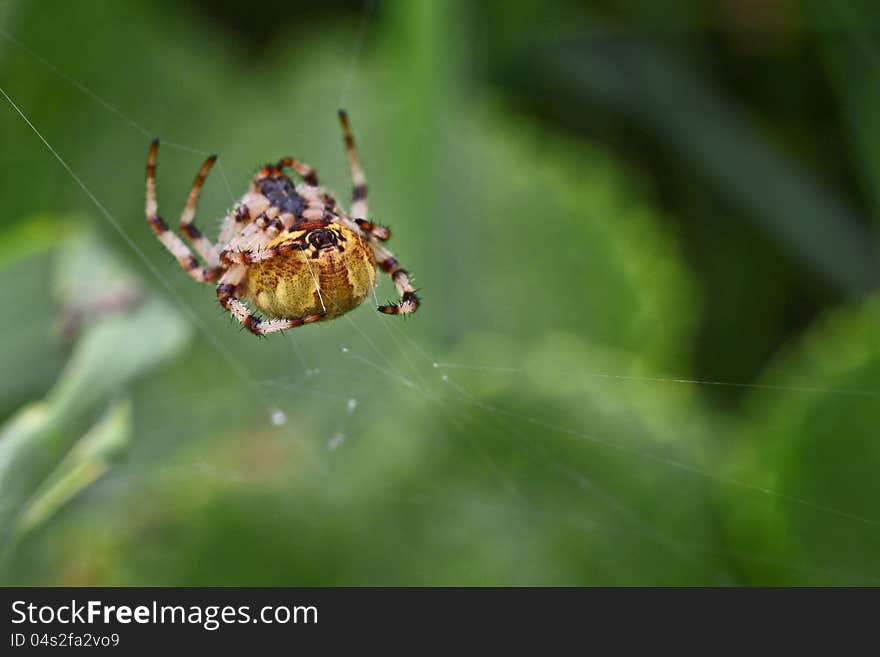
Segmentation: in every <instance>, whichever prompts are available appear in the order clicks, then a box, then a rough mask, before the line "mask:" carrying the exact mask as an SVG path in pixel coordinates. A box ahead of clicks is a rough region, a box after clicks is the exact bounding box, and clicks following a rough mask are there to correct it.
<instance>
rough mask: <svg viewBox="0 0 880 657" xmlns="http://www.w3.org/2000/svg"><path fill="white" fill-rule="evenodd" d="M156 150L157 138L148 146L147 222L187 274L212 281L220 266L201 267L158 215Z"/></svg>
mask: <svg viewBox="0 0 880 657" xmlns="http://www.w3.org/2000/svg"><path fill="white" fill-rule="evenodd" d="M158 150H159V140H158V139H154V140H153V143H152V145H151V146H150V155H149V157H148V159H147V205H146V214H147V222H148V223H149V224H150V228H152V229H153V232H154V233H156V237H158V238H159V241H160V242H162V244H163V245H164V246H165V248H166V249H168V251H169V252H171V255H173V256H174V257H175V258H177V261H178V262H179V263H180V266H181V267H183V269H184V271H186V273H187V274H189V275H190V276H192V277H193V278H194V279H195V280H197V281H200V282H202V283H208V282H211V281H214V280H216V279H217V277H218V276H219V275H220V272H221V271H222V268H220V267H218V266H208V267H204V268H203V267H201V266H200V265H199V261H198V260H196V258H195V256H193V254H192V251H190V249H189V247H188V246H187V245H186V244H184V242H183V240H182V239H180V238H179V237H178V236H177V235H175V234H174V233H172V232H171V229H169V228H168V224H166V223H165V222H164V221H163V220H162V217H160V216H159V215H158V211H159V208H158V205H157V203H156V153H157V151H158Z"/></svg>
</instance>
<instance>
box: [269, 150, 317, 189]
mask: <svg viewBox="0 0 880 657" xmlns="http://www.w3.org/2000/svg"><path fill="white" fill-rule="evenodd" d="M286 167H290V168H291V169H293V170H294V171H296V172H297V173H298V174H299V175H300V177H301V178H302V179H303V182H305V184H306V185H311V186H312V187H317V186H318V185H319V183H318V174H316V173H315V170H314V169H313V168H312V167H310V166H309V165H308V164H305V163H303V162H300V161H299V160H296V159H294V158H292V157H283V158H281V159H280V160H278V164H276V165H275V168H274V169H273V170H272V176H274V177H278V176H280V175H281V172H282V170H283V169H285V168H286Z"/></svg>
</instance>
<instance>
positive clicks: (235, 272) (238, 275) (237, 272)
mask: <svg viewBox="0 0 880 657" xmlns="http://www.w3.org/2000/svg"><path fill="white" fill-rule="evenodd" d="M246 273H247V267H246V266H245V265H232V266H231V267H230V268H229V269H227V270H226V273H225V274H223V276H222V277H221V278H220V281H219V282H218V283H217V300H218V301H219V302H220V305H221V306H223V307H224V308H226V310H228V311H229V312H230V313H232V315H233V316H234V317H235V318H236V319H237V320H238V321H239V322H241V323H242V325H243V326H244V327H245V328H247V330H249V331H250V332H251V333H253V334H255V335H266V334H267V333H275V332H277V331H284V330H285V329H289V328H295V327H297V326H302V325H303V324H311V323H312V322H317V321H319V320H321V319H323V318H324V316H325V315H326V314H327V313H326V312H324V311H322V312H319V313H315V314H314V315H306V316H305V317H294V318H284V319H264V320H261V319H260V318H259V317H257V316H256V315H254V314H253V313H252V312H251V311H250V310H248V307H247V306H246V305H244V304H243V303H242V302H241V300H240V299H239V298H238V297H236V296H235V289H236V288H237V287H238V285H239V284H240V283H241V281H242V280H243V279H244V277H245V274H246Z"/></svg>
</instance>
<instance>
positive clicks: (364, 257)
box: [245, 224, 376, 319]
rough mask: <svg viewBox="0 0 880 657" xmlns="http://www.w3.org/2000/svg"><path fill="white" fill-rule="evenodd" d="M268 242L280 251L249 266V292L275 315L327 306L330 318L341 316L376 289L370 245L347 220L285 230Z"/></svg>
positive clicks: (294, 314)
mask: <svg viewBox="0 0 880 657" xmlns="http://www.w3.org/2000/svg"><path fill="white" fill-rule="evenodd" d="M291 247H292V248H291ZM266 248H267V249H278V250H279V255H277V256H275V257H273V258H271V259H269V260H266V261H265V262H261V263H254V264H252V265H251V266H250V267H248V271H247V277H246V279H245V285H246V288H247V294H248V296H249V297H250V298H251V299H252V300H253V302H254V304H255V305H256V306H257V308H259V310H260V311H262V312H263V313H264V314H266V315H267V316H269V317H277V318H294V317H304V316H307V315H314V314H317V313H320V312H322V311H326V315H325V317H324V319H330V318H333V317H338V316H339V315H342V314H344V313H347V312H348V311H349V310H352V309H353V308H356V307H357V306H359V305H360V304H361V303H362V302H363V301H364V299H366V298H367V297H368V296H369V295H370V293H371V292H372V290H373V285H374V284H375V281H376V268H375V265H374V263H373V257H372V254H371V252H370V249H369V246H368V245H367V244H366V243H365V242H364V240H363V238H362V237H361V236H360V235H357V234H356V233H354V232H353V231H351V230H349V229H348V228H347V227H345V226H342V225H339V224H332V225H328V226H326V227H323V228H316V229H312V230H308V231H296V230H294V231H291V232H289V233H282V234H281V235H279V236H278V237H277V238H275V239H274V240H273V241H272V242H270V243H269V244H268V245H267V246H266Z"/></svg>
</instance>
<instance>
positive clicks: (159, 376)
mask: <svg viewBox="0 0 880 657" xmlns="http://www.w3.org/2000/svg"><path fill="white" fill-rule="evenodd" d="M877 19H878V15H877V9H876V7H875V6H874V4H873V3H870V2H856V1H855V0H847V1H846V2H841V3H826V2H821V3H820V2H816V3H811V2H796V1H794V0H724V1H718V2H698V1H696V0H691V1H688V2H679V3H654V2H648V1H647V0H626V1H624V2H620V1H617V2H607V1H601V2H585V3H579V2H570V1H565V0H561V1H556V2H549V3H548V2H541V3H538V2H529V1H527V0H523V1H520V2H500V1H490V2H482V3H470V2H463V1H460V0H459V1H456V0H444V1H441V0H424V1H422V0H420V1H417V2H409V1H405V0H389V1H387V2H368V3H366V5H365V4H364V3H363V2H361V1H360V0H351V1H346V2H343V1H338V2H328V3H319V4H316V3H304V2H303V3H301V2H289V3H283V5H281V6H278V7H276V6H274V5H266V6H264V7H256V8H255V7H254V6H253V5H251V4H250V3H237V2H232V1H222V2H208V1H207V0H204V1H197V0H190V1H189V2H183V3H173V2H170V1H166V2H125V3H118V2H110V1H109V0H107V1H92V0H90V1H88V2H78V3H65V2H25V1H9V0H8V1H6V2H3V3H0V30H2V32H0V87H2V88H3V90H4V91H5V92H6V93H7V94H8V95H9V97H10V98H11V99H12V100H13V101H14V102H15V103H16V104H17V105H18V106H19V107H20V109H21V111H22V112H23V113H24V114H25V115H27V117H28V118H29V119H30V121H32V122H33V124H34V126H35V127H36V129H37V130H39V131H40V132H41V133H42V135H43V136H44V137H45V139H46V140H47V141H48V143H49V144H51V147H52V148H54V149H55V150H56V151H57V153H58V155H59V156H60V157H61V158H63V160H64V161H65V162H66V163H67V164H68V165H69V167H70V169H71V171H72V172H73V175H71V173H70V172H69V171H67V170H65V168H64V167H63V166H62V165H60V164H59V162H58V161H57V160H56V159H55V157H54V156H53V154H52V153H51V152H50V151H49V149H47V148H46V146H45V145H44V144H43V143H41V141H40V139H39V138H38V137H37V136H36V135H35V134H34V132H33V131H31V129H30V128H29V127H28V125H27V124H26V123H25V122H24V121H23V120H22V118H21V117H20V116H19V115H18V114H17V113H16V112H15V110H14V109H13V107H12V106H11V105H10V103H8V102H7V101H6V99H0V105H2V109H0V145H2V146H0V199H2V208H3V210H2V217H0V269H2V280H3V283H4V284H3V285H2V288H0V304H2V307H3V308H4V320H5V321H4V322H3V339H2V341H0V371H2V373H3V375H2V377H0V419H2V421H3V427H2V429H0V582H2V583H3V584H6V585H10V584H19V585H21V584H23V585H51V584H66V585H221V584H228V585H385V584H396V585H423V584H442V585H447V584H465V585H484V584H500V585H508V584H509V585H531V584H556V585H574V584H612V585H632V584H668V585H695V584H699V585H751V584H781V585H814V584H857V585H862V584H877V583H878V581H880V477H878V476H877V473H878V471H880V440H878V439H880V432H878V428H880V330H878V321H880V299H878V295H877V285H878V282H880V265H878V246H880V243H878V230H880V222H878V216H880V173H878V172H880V32H878V28H880V22H878V20H877ZM340 105H344V106H345V107H346V108H347V109H348V111H349V113H350V116H351V118H352V123H353V127H354V132H355V137H356V139H357V141H358V146H359V149H360V153H361V158H362V162H363V164H364V166H365V169H366V173H367V177H368V183H369V185H370V190H371V195H370V204H371V206H370V209H371V215H372V216H371V218H372V219H374V220H376V221H379V222H382V223H387V224H389V225H390V226H391V227H392V229H393V233H394V235H393V239H392V241H391V243H390V246H391V248H392V249H393V250H394V252H395V253H396V255H397V256H398V258H399V259H400V261H401V262H402V263H403V264H404V266H406V267H407V268H408V269H409V270H410V271H412V272H413V273H414V274H415V277H416V282H417V285H418V286H419V288H420V289H421V292H422V296H423V298H424V304H423V306H422V309H421V310H420V311H419V313H418V314H417V315H416V316H414V317H411V318H407V319H406V320H405V321H404V320H402V319H400V318H388V317H385V316H381V315H379V314H378V313H376V312H375V310H374V306H375V304H374V303H372V302H368V303H365V304H364V305H363V307H361V308H359V309H358V310H356V311H355V312H353V313H352V314H350V315H348V316H346V317H345V318H342V319H339V320H336V321H334V322H332V323H328V324H326V325H322V324H318V325H313V326H308V327H304V328H301V329H296V330H294V331H291V332H288V333H287V334H285V335H275V336H271V337H269V338H267V339H264V340H257V339H254V337H253V336H251V335H249V334H245V333H242V332H241V331H240V330H239V327H238V325H237V324H235V323H234V322H233V321H232V320H231V319H230V318H229V317H228V315H226V314H225V313H224V312H223V311H222V309H220V308H219V306H218V304H217V302H216V298H215V295H214V291H213V289H212V288H211V287H210V286H201V285H199V284H196V283H195V282H193V281H191V280H190V279H189V278H188V277H187V276H186V275H185V274H184V273H183V272H182V271H181V270H180V268H179V267H178V266H177V264H176V263H175V262H174V260H173V259H172V258H171V257H170V256H169V255H168V254H167V252H165V251H164V250H163V248H162V247H161V245H160V244H159V243H158V242H157V240H156V239H155V237H154V236H153V235H152V233H151V231H150V230H149V228H148V226H147V224H146V222H145V221H144V218H143V195H144V190H143V172H144V164H145V158H146V153H147V148H148V144H149V140H150V138H151V137H153V136H156V135H158V136H160V137H161V138H163V140H164V142H163V143H164V144H165V145H164V146H163V148H162V149H161V151H160V156H159V166H158V184H159V202H160V211H161V212H162V214H163V215H164V216H165V217H166V219H167V220H168V221H169V223H171V224H172V225H176V216H177V213H178V212H179V211H180V210H181V209H182V206H183V202H184V200H185V197H186V193H187V191H188V189H189V185H190V184H191V181H192V178H193V175H194V174H195V172H196V171H197V169H198V166H199V164H200V163H201V161H202V159H203V158H204V155H205V154H206V153H207V152H217V153H219V155H220V160H219V161H220V163H221V167H220V168H217V169H216V170H215V171H214V172H213V173H212V174H211V176H210V178H209V180H208V183H207V185H206V187H205V190H204V193H203V195H202V199H201V201H200V207H199V212H198V215H197V222H198V223H199V225H200V226H201V227H202V228H203V229H204V230H205V231H206V232H207V233H208V234H209V235H214V234H215V231H216V227H217V226H218V224H219V220H220V218H221V217H222V215H223V213H224V212H225V211H226V209H228V208H229V207H230V206H231V205H232V203H233V198H234V197H235V196H238V195H240V194H241V193H242V192H243V191H244V189H245V187H246V184H247V181H248V180H249V177H250V176H251V175H252V173H253V171H254V170H255V168H256V167H257V166H258V165H260V164H262V163H264V162H266V161H269V160H274V159H277V158H279V157H281V156H285V155H293V156H296V157H299V158H302V159H303V160H305V161H307V162H309V163H311V164H313V165H314V166H315V167H317V169H318V171H319V173H320V174H321V177H322V181H323V182H324V183H325V184H326V185H328V186H329V187H330V188H331V189H333V190H335V191H336V193H337V194H338V196H339V197H340V198H342V199H348V197H349V193H350V192H349V190H350V181H349V174H348V170H347V166H346V162H345V157H344V152H343V149H342V144H341V139H340V134H339V129H338V126H337V123H336V115H335V111H336V109H337V107H339V106H340ZM77 178H78V179H79V181H81V183H82V185H84V187H85V192H84V189H83V188H81V187H80V186H79V185H78V183H77ZM90 195H93V197H94V198H90ZM393 294H394V293H393V287H392V286H391V285H390V283H389V282H388V281H387V280H384V279H381V281H380V284H379V287H378V290H377V296H378V299H379V300H380V301H384V300H385V299H387V298H391V297H392V296H393ZM700 382H702V383H700ZM724 384H735V385H724ZM285 419H286V421H284V422H282V420H285Z"/></svg>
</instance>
